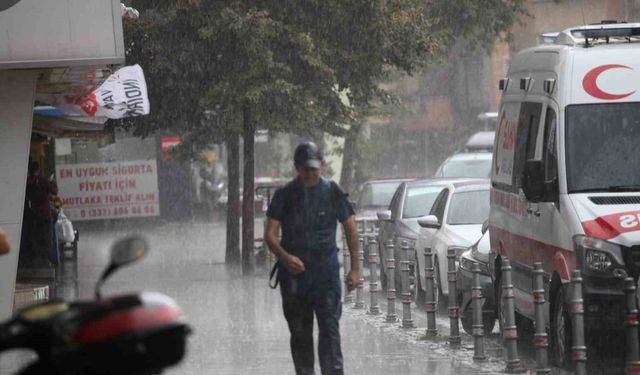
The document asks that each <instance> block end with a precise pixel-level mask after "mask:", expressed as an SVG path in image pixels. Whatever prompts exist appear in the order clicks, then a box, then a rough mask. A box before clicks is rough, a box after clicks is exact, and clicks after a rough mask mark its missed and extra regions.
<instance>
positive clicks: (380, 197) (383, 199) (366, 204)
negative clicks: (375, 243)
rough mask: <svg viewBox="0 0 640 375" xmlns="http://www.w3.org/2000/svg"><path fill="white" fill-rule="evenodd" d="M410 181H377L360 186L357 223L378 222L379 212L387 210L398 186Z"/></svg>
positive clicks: (405, 179)
mask: <svg viewBox="0 0 640 375" xmlns="http://www.w3.org/2000/svg"><path fill="white" fill-rule="evenodd" d="M410 180H411V179H408V178H393V179H375V180H369V181H367V182H365V183H363V184H362V185H360V187H359V188H358V190H357V192H356V196H357V198H358V200H357V203H356V223H361V222H363V221H368V222H369V221H370V222H372V223H375V222H377V221H378V217H377V216H376V213H377V212H378V211H379V210H384V209H387V208H388V207H389V203H391V198H393V194H394V193H395V191H396V189H397V188H398V185H400V184H401V183H402V182H405V181H410ZM376 225H377V224H376ZM359 227H360V226H359Z"/></svg>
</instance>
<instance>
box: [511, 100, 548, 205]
mask: <svg viewBox="0 0 640 375" xmlns="http://www.w3.org/2000/svg"><path fill="white" fill-rule="evenodd" d="M541 114H542V104H541V103H531V102H524V103H522V107H521V108H520V116H519V118H518V135H517V139H516V146H515V150H516V156H515V160H514V168H513V179H514V181H513V188H514V192H519V191H520V189H521V188H522V184H523V176H524V165H525V163H526V161H527V160H529V159H535V154H536V140H537V139H538V128H539V125H540V115H541Z"/></svg>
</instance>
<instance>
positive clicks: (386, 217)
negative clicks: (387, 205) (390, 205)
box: [376, 210, 393, 221]
mask: <svg viewBox="0 0 640 375" xmlns="http://www.w3.org/2000/svg"><path fill="white" fill-rule="evenodd" d="M376 215H378V220H380V221H393V220H392V219H391V211H390V210H384V211H378V212H377V213H376Z"/></svg>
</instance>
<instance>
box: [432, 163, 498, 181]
mask: <svg viewBox="0 0 640 375" xmlns="http://www.w3.org/2000/svg"><path fill="white" fill-rule="evenodd" d="M437 175H438V176H439V177H472V178H487V177H489V176H490V175H491V159H467V160H455V159H450V160H449V161H447V162H445V164H443V165H442V166H441V167H440V170H439V171H438V174H437Z"/></svg>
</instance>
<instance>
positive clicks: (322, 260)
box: [265, 142, 360, 375]
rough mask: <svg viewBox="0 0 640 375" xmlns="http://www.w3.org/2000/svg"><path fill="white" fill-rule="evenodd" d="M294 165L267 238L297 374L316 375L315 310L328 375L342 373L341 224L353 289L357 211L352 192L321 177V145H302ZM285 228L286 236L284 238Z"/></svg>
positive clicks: (272, 208)
mask: <svg viewBox="0 0 640 375" xmlns="http://www.w3.org/2000/svg"><path fill="white" fill-rule="evenodd" d="M294 164H295V168H296V171H297V173H298V176H297V177H296V178H295V179H294V180H292V181H291V182H289V183H288V184H287V185H286V186H284V187H281V188H280V189H278V190H277V191H276V193H275V194H274V196H273V200H272V201H271V204H270V205H269V209H268V211H267V217H268V220H267V228H266V233H265V240H266V242H267V244H268V245H269V248H270V249H271V251H272V252H273V253H274V254H275V255H276V256H277V257H278V259H279V265H278V281H279V283H280V292H281V294H282V307H283V310H284V316H285V318H286V319H287V323H288V325H289V331H290V333H291V341H290V344H291V354H292V356H293V363H294V366H295V370H296V374H297V375H311V374H314V349H313V316H314V314H315V316H316V319H318V328H319V333H318V356H319V362H320V368H321V369H322V375H342V374H343V373H344V371H343V366H342V350H341V348H340V326H339V319H340V315H341V312H342V305H341V302H340V301H341V297H340V295H341V286H340V266H339V264H338V254H337V252H338V248H337V245H336V227H337V222H340V223H342V226H343V229H344V232H345V234H346V236H347V243H348V246H349V251H350V253H351V257H350V259H351V271H350V272H349V274H348V275H347V277H346V280H345V283H346V286H347V289H348V290H349V291H351V290H353V289H354V288H355V287H356V286H357V285H358V282H359V281H358V272H359V268H360V265H359V262H358V259H359V249H358V234H357V230H356V224H355V219H354V211H353V207H351V204H350V203H349V202H348V201H347V194H346V193H344V191H343V190H342V189H341V188H340V187H339V186H338V185H337V184H336V183H335V182H333V181H330V180H328V179H326V178H324V177H322V176H321V172H322V168H323V166H324V160H323V156H322V152H321V151H320V149H319V148H318V146H316V145H315V144H314V143H312V142H305V143H302V144H300V145H298V147H297V148H296V150H295V155H294ZM280 228H282V240H279V239H278V232H279V229H280ZM345 251H346V250H345Z"/></svg>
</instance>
